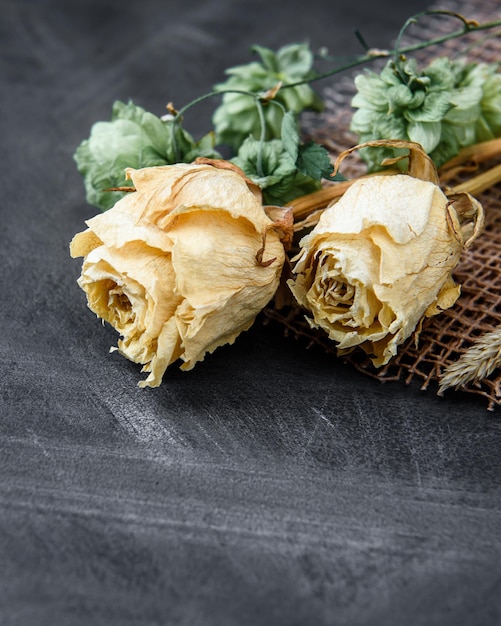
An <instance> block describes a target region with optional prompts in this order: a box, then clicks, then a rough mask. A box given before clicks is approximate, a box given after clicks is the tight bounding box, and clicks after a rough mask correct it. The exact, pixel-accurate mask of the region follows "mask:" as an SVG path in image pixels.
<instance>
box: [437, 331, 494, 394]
mask: <svg viewBox="0 0 501 626" xmlns="http://www.w3.org/2000/svg"><path fill="white" fill-rule="evenodd" d="M498 367H501V326H500V327H498V328H496V329H495V330H492V331H490V332H488V333H484V334H483V335H482V336H481V337H479V338H478V339H477V340H476V341H475V343H474V344H473V345H472V346H471V348H468V350H466V352H465V353H464V354H462V355H461V356H460V357H459V359H458V360H457V361H455V362H454V363H452V364H451V365H449V366H448V367H446V368H445V370H444V371H443V373H442V375H441V376H440V387H439V390H438V393H439V394H442V393H443V392H444V391H445V390H446V389H449V388H450V387H455V388H456V389H457V388H458V387H463V386H464V385H466V384H467V383H470V382H479V381H481V380H483V379H484V378H487V376H489V375H490V374H492V372H493V371H494V370H495V369H496V368H498Z"/></svg>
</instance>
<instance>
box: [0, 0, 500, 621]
mask: <svg viewBox="0 0 501 626" xmlns="http://www.w3.org/2000/svg"><path fill="white" fill-rule="evenodd" d="M423 8H425V5H424V4H423V3H420V2H417V1H416V0H414V1H413V2H397V1H396V0H383V2H379V3H378V2H371V3H365V2H364V3H360V2H351V3H349V2H326V1H323V0H312V1H311V2H307V3H304V2H300V1H299V0H289V1H288V2H264V1H262V0H242V1H241V2H236V1H235V2H232V1H229V0H227V1H214V0H190V1H189V2H185V3H179V2H174V1H172V0H167V1H162V2H161V1H159V0H142V1H141V2H137V3H133V2H113V1H112V0H99V2H98V1H94V0H77V1H75V2H63V1H62V0H46V1H43V2H30V1H29V0H19V1H17V2H13V1H12V2H11V1H9V0H3V1H2V2H0V13H1V15H2V18H1V25H0V41H1V51H0V76H1V81H2V102H1V107H0V110H1V113H2V114H1V116H0V136H1V146H2V149H1V151H0V159H1V161H2V167H1V197H2V203H1V205H0V215H1V229H0V239H1V245H0V276H1V286H2V296H1V298H0V308H1V316H0V319H1V326H0V328H1V330H0V354H1V370H0V372H1V373H0V376H1V410H0V446H1V451H0V477H1V480H0V624H1V625H2V626H82V625H89V626H98V625H106V626H113V625H116V626H127V625H133V624H134V625H136V624H137V625H154V624H155V625H157V624H158V625H167V624H180V625H183V626H184V625H186V626H198V625H203V626H205V625H209V626H212V625H213V626H226V625H242V626H246V625H249V626H257V625H261V624H263V625H272V626H296V625H297V626H300V625H301V626H303V625H308V626H309V625H312V626H322V625H325V626H332V625H337V626H339V625H346V626H355V625H367V626H369V625H370V626H376V625H381V626H403V625H408V626H418V625H419V626H431V625H437V626H456V625H457V624H465V625H479V626H480V625H483V626H486V625H487V626H488V625H493V626H494V625H496V624H499V623H501V599H500V598H501V563H500V556H501V555H500V553H501V536H500V532H501V517H500V508H501V489H500V478H501V464H500V450H501V421H500V420H499V414H498V413H489V412H487V411H486V408H485V404H484V403H483V402H482V401H481V400H479V399H478V398H472V397H465V396H464V395H456V396H453V395H452V394H450V395H449V396H448V397H447V398H442V399H441V398H438V397H436V396H435V395H434V394H433V393H424V392H422V391H420V390H419V389H418V388H417V387H415V386H409V387H406V386H405V385H399V384H386V385H381V384H380V383H378V382H376V381H373V380H372V379H369V378H367V377H365V376H363V375H362V374H359V373H358V372H356V371H354V370H352V369H350V368H348V367H347V366H345V365H343V364H342V363H341V362H340V361H338V360H337V359H335V358H333V357H332V356H327V355H325V354H323V353H321V352H320V351H317V350H314V349H312V350H305V349H304V347H302V346H300V345H298V344H297V343H296V342H295V341H293V340H292V339H290V338H286V337H284V336H283V335H282V333H281V331H279V330H277V328H276V327H271V326H264V325H263V324H262V323H261V322H260V321H258V322H257V323H256V325H255V326H254V327H253V328H252V329H251V330H250V331H248V332H247V333H245V334H243V335H242V336H241V337H239V339H238V340H237V342H236V344H235V345H234V346H232V347H223V348H221V349H219V350H217V351H216V352H215V353H214V354H213V355H211V356H209V357H207V358H206V359H205V361H204V362H203V363H202V364H200V365H199V366H197V367H196V368H195V369H194V370H193V371H191V372H181V371H179V370H178V369H176V368H171V369H170V370H169V371H168V373H167V375H166V377H165V381H164V384H163V385H162V386H161V387H160V388H158V389H155V390H152V389H145V390H140V389H138V387H137V382H138V380H140V378H141V375H140V373H139V368H138V367H137V366H136V365H134V364H133V363H130V362H128V361H126V360H125V359H124V358H122V357H120V356H118V355H117V354H116V353H113V354H109V352H108V349H109V346H111V345H114V344H115V343H116V335H115V333H114V331H113V330H112V329H110V328H109V327H107V326H106V327H103V326H102V325H101V324H100V322H99V321H98V320H97V319H96V317H95V316H94V315H93V314H92V313H91V312H90V311H89V310H88V309H87V308H86V306H85V298H84V295H83V293H82V292H81V291H80V289H79V288H78V286H77V285H76V279H77V277H78V275H79V272H80V261H75V260H72V259H70V258H69V254H68V242H69V241H70V239H71V238H72V236H73V235H74V234H75V233H76V232H78V231H80V230H82V229H83V226H84V220H85V219H87V218H89V217H90V216H92V215H93V214H94V212H95V210H94V209H93V208H92V207H90V206H88V205H87V204H86V202H85V197H84V190H83V185H82V180H81V177H80V176H79V174H78V173H77V172H76V169H75V166H74V163H73V159H72V155H73V152H74V150H75V148H76V146H77V145H78V144H79V143H80V141H81V140H82V139H83V138H85V137H87V136H88V133H89V129H90V126H91V124H92V123H93V122H95V121H97V120H99V119H108V118H109V115H110V110H111V105H112V103H113V101H114V100H116V99H121V100H125V101H126V100H128V99H129V98H131V99H133V100H134V101H135V102H137V103H138V104H140V105H142V106H144V107H145V108H146V109H148V110H151V111H153V112H155V113H157V114H159V115H161V114H162V113H163V112H164V107H165V104H166V103H167V102H168V101H173V102H174V104H175V105H176V106H182V105H183V104H185V103H187V102H188V101H190V100H191V99H193V98H194V97H196V96H198V95H201V94H202V93H206V92H207V91H209V90H210V89H211V87H212V85H213V84H215V83H216V82H218V81H221V80H222V79H223V77H224V75H223V70H224V68H225V67H227V66H228V65H234V64H237V63H243V62H247V61H248V60H249V47H250V46H251V45H252V44H254V43H259V44H261V45H264V46H269V47H272V48H278V47H279V46H280V45H283V44H285V43H289V42H291V41H304V40H309V41H310V43H311V45H312V47H313V48H314V49H318V48H319V47H321V46H324V45H325V46H328V47H329V49H330V51H331V53H333V54H338V55H343V54H353V53H358V52H359V51H360V48H359V46H360V43H359V42H358V41H357V40H356V38H355V37H354V35H353V31H354V30H355V29H357V28H358V29H359V30H361V31H362V32H363V34H364V36H365V38H366V39H367V40H368V41H369V43H370V45H371V46H374V47H384V46H388V45H389V44H390V43H391V41H392V40H393V39H394V38H395V37H396V34H397V33H398V29H399V27H400V26H401V24H402V23H403V21H404V20H405V19H406V18H407V17H408V16H409V15H411V14H412V13H415V12H417V11H418V10H421V9H423ZM211 107H212V104H210V103H205V104H204V105H202V106H201V107H200V108H198V109H197V110H196V112H195V111H193V112H191V113H190V118H189V124H188V127H189V129H190V130H191V131H192V132H193V133H194V134H199V135H201V134H202V133H204V132H205V131H206V130H207V128H208V124H209V120H210V115H211V111H212V108H211Z"/></svg>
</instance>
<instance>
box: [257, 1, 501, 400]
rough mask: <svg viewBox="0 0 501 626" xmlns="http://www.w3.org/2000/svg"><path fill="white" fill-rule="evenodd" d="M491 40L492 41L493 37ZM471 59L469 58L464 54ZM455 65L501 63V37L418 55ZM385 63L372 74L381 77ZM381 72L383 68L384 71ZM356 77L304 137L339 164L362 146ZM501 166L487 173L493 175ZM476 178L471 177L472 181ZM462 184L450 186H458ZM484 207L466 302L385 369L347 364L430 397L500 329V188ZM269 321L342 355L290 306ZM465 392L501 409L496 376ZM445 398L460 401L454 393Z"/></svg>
mask: <svg viewBox="0 0 501 626" xmlns="http://www.w3.org/2000/svg"><path fill="white" fill-rule="evenodd" d="M430 8H432V9H446V10H450V11H455V12H458V13H461V14H462V15H464V16H465V17H466V18H468V19H475V20H477V21H478V22H489V21H493V20H496V19H499V0H482V1H481V2H475V3H471V2H444V3H442V4H440V5H437V6H432V7H430ZM458 27H459V28H460V27H461V25H460V23H459V22H457V23H455V22H454V20H453V19H452V18H449V17H448V18H445V17H439V18H431V17H427V18H424V19H422V20H419V21H418V23H417V24H416V25H413V26H412V27H411V28H410V29H409V33H410V35H409V36H406V39H405V42H404V43H403V45H407V44H412V43H416V42H418V41H425V40H429V39H432V38H434V37H437V36H440V35H441V34H446V33H449V32H451V31H453V30H456V29H457V28H458ZM486 34H487V35H489V34H490V37H486ZM465 52H466V54H465ZM439 55H440V56H442V55H447V56H449V57H451V58H454V57H457V56H462V57H464V56H466V58H467V59H468V60H472V61H484V62H489V63H490V62H500V61H501V36H500V32H499V30H498V31H497V34H496V36H492V31H486V32H484V31H481V32H478V33H474V34H473V33H472V34H468V35H465V36H463V37H461V38H459V39H453V40H450V41H448V42H446V43H444V44H442V45H440V46H439V47H436V46H434V47H430V48H426V49H424V50H420V51H419V52H418V53H416V54H414V56H415V58H417V59H418V61H420V62H423V63H427V62H429V61H430V60H431V59H432V58H434V57H436V56H439ZM377 63H379V61H377V62H376V63H375V64H374V65H375V67H374V66H372V68H371V69H377V68H378V65H377ZM379 67H382V66H381V65H380V66H379ZM353 76H354V74H353V75H349V76H338V77H336V79H334V81H335V82H334V84H333V85H332V86H331V87H328V88H326V89H325V91H324V99H325V101H326V108H325V111H324V112H323V113H322V114H320V115H318V114H317V115H311V116H309V117H306V118H305V121H304V126H305V133H306V134H307V135H308V136H309V137H311V138H313V139H314V140H315V141H318V142H319V143H323V144H324V145H325V146H326V147H327V148H328V149H329V150H330V151H331V152H332V155H333V156H336V155H337V154H339V152H340V151H342V150H344V149H346V148H349V147H351V146H353V145H355V144H356V143H357V138H356V136H354V135H352V134H351V133H350V131H349V125H350V121H351V117H352V114H353V109H352V108H351V107H350V101H351V98H352V97H353V94H354V93H355V89H354V84H353ZM493 165H495V163H493V162H490V163H486V164H484V165H483V167H482V169H484V167H485V168H486V167H489V166H490V167H492V166H493ZM365 172H366V169H365V165H364V164H363V163H362V162H361V161H357V160H355V159H353V160H352V159H350V162H349V164H348V171H347V170H346V168H344V169H343V174H345V175H347V176H349V177H353V176H356V175H359V174H363V173H365ZM472 175H473V174H472V173H469V174H468V176H470V177H471V176H472ZM464 180H466V176H465V175H464V174H463V175H462V177H461V178H458V179H456V180H450V181H448V184H451V185H453V184H457V183H460V182H463V181H464ZM478 199H479V200H480V201H481V203H482V204H483V206H484V209H485V212H486V225H485V230H484V232H483V233H482V235H481V236H480V237H479V239H477V240H476V242H475V243H474V244H473V246H472V247H471V248H469V249H467V250H465V251H464V252H463V254H462V257H461V261H460V263H459V265H458V267H457V268H456V270H455V272H454V277H455V279H456V281H457V282H458V283H459V284H460V285H461V296H460V298H459V300H458V301H457V302H456V304H455V305H454V306H453V307H452V308H450V309H447V310H446V311H444V312H443V313H441V314H440V315H438V316H436V317H432V318H428V319H427V320H425V322H424V325H423V329H422V332H421V334H420V336H419V343H418V345H417V346H416V345H415V340H414V338H413V337H411V338H409V340H408V341H407V342H406V343H404V344H403V345H402V346H400V348H399V352H398V355H397V356H396V357H394V358H393V359H392V360H391V361H390V363H389V364H387V365H386V366H384V367H382V368H380V369H376V368H375V367H374V366H373V365H372V362H371V361H370V360H369V358H368V357H366V356H365V355H364V353H362V352H361V351H360V353H359V352H357V351H354V352H353V353H351V354H350V355H348V356H344V357H343V359H345V360H346V361H348V362H349V363H350V364H351V365H352V366H353V367H355V368H357V369H358V370H361V371H363V372H364V373H366V374H368V375H369V376H372V377H375V378H377V379H379V380H380V381H382V382H384V381H401V382H405V383H410V382H412V381H418V382H419V384H420V386H421V388H422V389H423V390H426V389H429V390H434V391H435V392H437V390H438V382H439V377H440V375H441V374H442V372H443V371H444V369H445V368H446V367H447V366H448V365H450V364H452V363H454V362H455V361H457V359H458V358H459V357H460V355H462V354H463V353H464V352H465V351H466V350H467V349H468V348H469V347H471V346H472V344H473V343H474V342H475V340H476V339H477V338H478V337H479V336H481V335H482V334H484V333H485V332H488V331H492V330H494V329H495V328H498V327H500V328H501V263H500V260H501V186H500V185H499V184H498V185H497V186H495V187H491V188H490V189H489V190H488V191H486V192H484V193H482V194H480V195H479V196H478ZM265 314H266V317H267V318H268V319H269V320H274V321H275V322H278V323H279V324H281V325H282V326H283V328H284V330H285V333H286V334H288V335H292V336H294V337H296V338H298V339H301V340H302V341H303V342H304V344H305V346H306V347H311V346H312V345H313V344H316V345H318V346H320V347H321V348H322V349H323V350H325V351H327V352H329V353H332V354H335V353H336V346H335V345H334V343H333V342H331V341H330V340H329V339H328V338H327V335H326V334H325V333H324V332H323V331H320V330H318V331H317V330H314V329H312V328H310V326H309V324H308V323H307V322H306V320H305V312H304V311H303V310H301V309H300V308H298V307H295V306H290V307H285V308H281V309H277V308H275V307H270V308H269V309H267V310H266V312H265ZM461 392H467V393H473V394H477V395H480V396H483V397H484V398H485V399H486V402H487V408H488V409H489V410H493V409H494V408H496V407H499V406H501V372H500V370H499V369H498V370H496V371H495V372H494V373H493V374H492V375H491V376H490V377H488V378H487V379H484V380H483V381H481V382H480V383H476V384H474V385H466V386H465V387H463V388H462V390H461ZM445 393H446V395H447V394H450V393H456V392H454V391H452V390H448V391H446V392H445Z"/></svg>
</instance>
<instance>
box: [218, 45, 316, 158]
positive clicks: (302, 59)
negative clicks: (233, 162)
mask: <svg viewBox="0 0 501 626" xmlns="http://www.w3.org/2000/svg"><path fill="white" fill-rule="evenodd" d="M252 50H253V51H254V52H256V53H257V54H258V55H259V57H260V61H253V62H252V63H248V64H245V65H238V66H236V67H232V68H229V69H228V70H226V73H227V74H228V75H229V77H228V79H227V80H226V81H225V82H223V83H220V84H218V85H215V87H214V89H215V90H216V91H225V90H233V89H234V90H238V91H246V92H251V93H263V94H264V93H266V92H267V91H269V90H271V89H273V88H274V87H276V86H277V84H279V83H282V84H284V85H287V84H290V83H296V82H299V81H302V80H307V79H311V78H313V77H314V72H313V71H312V65H313V54H312V52H311V50H310V49H309V47H308V45H307V44H290V45H287V46H284V47H282V48H280V49H279V50H278V51H277V52H274V51H273V50H270V49H269V48H264V47H262V46H254V47H253V48H252ZM274 100H275V101H276V102H278V103H280V104H281V105H282V106H283V107H285V109H286V110H287V111H291V112H293V113H296V114H297V113H300V112H301V111H304V110H305V109H313V110H316V111H320V110H321V109H322V107H323V102H322V100H321V98H320V96H319V95H318V94H317V93H316V92H315V91H313V89H312V88H311V87H310V86H309V85H306V84H304V85H297V86H296V87H290V88H288V89H281V90H279V91H278V93H277V94H276V95H275V98H274ZM264 118H265V124H266V135H265V139H266V140H269V139H276V138H279V137H280V131H281V124H282V118H283V109H282V107H280V106H277V105H276V104H273V102H269V103H266V102H265V103H264ZM212 121H213V124H214V129H215V132H216V136H217V141H218V143H222V144H226V145H228V146H230V147H232V148H233V149H234V150H235V151H236V150H238V148H239V147H240V145H241V144H242V143H243V141H244V140H245V139H247V137H249V136H252V137H254V138H255V139H257V138H259V137H260V133H261V122H260V118H259V112H258V110H257V107H256V104H255V102H254V98H253V97H251V96H249V95H246V94H241V93H225V94H224V95H223V98H222V102H221V105H220V106H219V107H218V108H217V109H216V111H215V112H214V116H213V120H212Z"/></svg>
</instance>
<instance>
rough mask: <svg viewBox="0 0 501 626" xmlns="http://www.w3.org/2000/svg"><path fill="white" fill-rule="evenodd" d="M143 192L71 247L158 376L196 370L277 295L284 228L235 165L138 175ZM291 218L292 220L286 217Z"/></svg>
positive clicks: (150, 382)
mask: <svg viewBox="0 0 501 626" xmlns="http://www.w3.org/2000/svg"><path fill="white" fill-rule="evenodd" d="M127 176H128V177H129V178H131V179H132V181H133V183H134V186H135V188H136V191H135V192H133V193H129V194H127V195H126V196H125V197H124V198H122V199H121V200H120V201H119V202H117V204H116V205H115V206H114V207H113V208H112V209H110V210H109V211H107V212H106V213H103V214H100V215H97V216H96V217H94V218H92V219H90V220H89V221H88V222H87V225H88V229H87V230H85V231H84V232H82V233H79V234H77V235H76V236H75V237H74V239H73V241H72V242H71V246H70V250H71V255H72V256H73V257H77V256H83V257H84V262H83V267H82V275H81V277H80V278H79V280H78V283H79V285H80V287H81V288H82V289H83V290H84V291H85V293H86V295H87V300H88V306H89V307H90V308H91V309H92V311H94V312H95V313H96V315H98V317H101V318H102V319H103V320H106V321H107V322H109V323H110V324H111V325H112V326H113V327H114V328H115V329H116V330H117V331H118V332H119V333H120V335H122V337H123V338H122V339H120V340H119V342H118V350H119V351H120V353H121V354H123V355H124V356H125V357H127V358H128V359H130V360H131V361H134V362H136V363H141V364H143V371H145V372H149V376H148V377H147V378H146V380H144V381H142V382H141V383H140V386H151V387H156V386H158V385H159V384H160V382H161V380H162V376H163V374H164V372H165V370H166V368H167V367H168V366H169V365H170V364H171V363H173V362H174V361H176V360H178V359H181V360H182V361H183V364H182V366H181V367H182V369H186V370H188V369H191V368H192V367H193V366H194V365H195V363H196V362H197V361H201V360H202V359H203V358H204V355H205V354H206V353H207V352H212V351H213V350H215V349H216V348H217V347H218V346H221V345H223V344H227V343H233V342H234V340H235V338H236V337H237V335H239V334H240V333H241V332H242V331H244V330H247V329H248V328H249V327H250V326H251V325H252V323H253V321H254V319H255V317H256V315H257V314H258V313H259V312H260V311H261V309H262V308H263V307H264V306H265V305H266V304H267V303H268V301H269V300H270V299H271V298H272V296H273V294H274V293H275V290H276V288H277V286H278V282H279V278H280V273H281V270H282V265H283V262H284V257H285V253H284V246H283V244H282V243H281V240H280V236H281V234H283V233H281V232H280V228H281V227H284V228H285V227H286V225H284V222H283V221H280V219H282V218H283V217H284V213H283V212H282V213H281V214H280V219H279V220H277V221H276V222H274V221H273V220H272V219H270V218H269V217H268V216H267V214H266V213H265V211H264V209H263V206H262V204H261V195H260V191H259V189H258V188H257V187H255V186H254V185H252V183H250V181H248V180H247V179H246V178H245V176H244V175H243V173H242V172H241V171H240V170H239V169H238V168H236V167H233V166H231V165H229V164H227V163H226V162H221V161H213V162H208V161H206V162H203V163H196V164H177V165H167V166H160V167H151V168H145V169H140V170H132V169H131V170H128V171H127ZM285 217H287V216H285Z"/></svg>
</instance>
